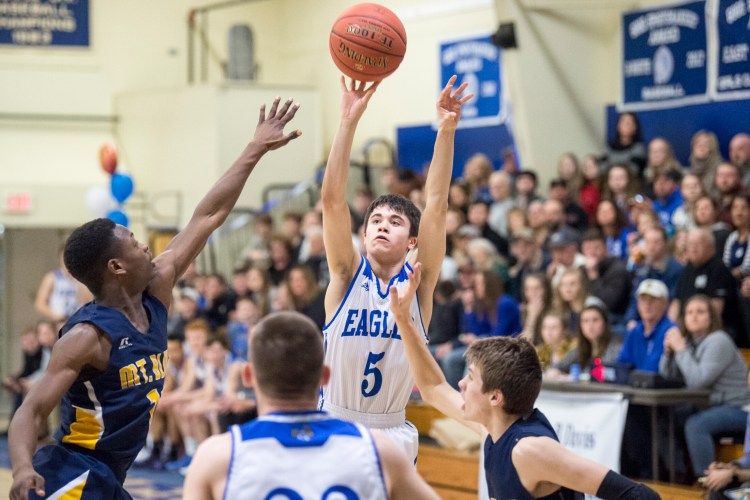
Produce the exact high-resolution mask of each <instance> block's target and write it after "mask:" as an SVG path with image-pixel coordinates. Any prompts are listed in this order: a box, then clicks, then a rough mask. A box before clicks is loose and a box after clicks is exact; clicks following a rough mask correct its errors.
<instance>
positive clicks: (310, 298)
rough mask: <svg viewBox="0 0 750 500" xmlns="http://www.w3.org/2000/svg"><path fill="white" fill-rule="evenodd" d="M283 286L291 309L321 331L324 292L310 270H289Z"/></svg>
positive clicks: (323, 319) (301, 268) (301, 267)
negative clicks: (305, 317)
mask: <svg viewBox="0 0 750 500" xmlns="http://www.w3.org/2000/svg"><path fill="white" fill-rule="evenodd" d="M285 286H286V288H287V291H288V293H289V300H290V302H291V304H290V305H291V307H292V309H293V310H295V311H297V312H299V313H302V314H304V315H305V316H307V317H308V318H310V319H311V320H313V322H314V323H315V324H316V325H318V328H320V329H321V330H322V329H323V325H325V322H326V312H325V307H324V303H323V302H324V299H325V290H320V288H318V282H317V280H316V279H315V275H313V273H312V271H311V270H310V268H309V267H307V266H305V265H296V266H293V267H292V268H290V269H289V273H288V274H287V278H286V282H285ZM241 359H245V358H241Z"/></svg>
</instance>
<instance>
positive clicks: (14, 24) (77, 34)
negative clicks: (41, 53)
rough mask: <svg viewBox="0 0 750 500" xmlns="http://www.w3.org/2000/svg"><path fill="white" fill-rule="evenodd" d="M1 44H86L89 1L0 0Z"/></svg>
mask: <svg viewBox="0 0 750 500" xmlns="http://www.w3.org/2000/svg"><path fill="white" fill-rule="evenodd" d="M0 45H15V46H19V47H20V46H34V47H39V46H54V47H88V46H89V0H0Z"/></svg>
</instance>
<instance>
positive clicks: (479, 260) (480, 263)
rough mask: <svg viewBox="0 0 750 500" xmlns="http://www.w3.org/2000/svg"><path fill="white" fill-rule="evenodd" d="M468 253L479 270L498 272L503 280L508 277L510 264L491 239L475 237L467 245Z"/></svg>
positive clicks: (473, 264) (475, 267)
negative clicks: (508, 264) (498, 251)
mask: <svg viewBox="0 0 750 500" xmlns="http://www.w3.org/2000/svg"><path fill="white" fill-rule="evenodd" d="M466 254H467V255H468V256H469V259H470V260H471V263H472V266H473V267H474V269H476V270H477V271H490V272H493V273H496V274H498V275H499V276H500V277H501V278H502V280H503V282H505V281H507V279H508V266H507V265H506V263H505V259H503V258H502V257H501V256H500V255H498V253H497V250H496V249H495V247H494V246H493V245H492V243H490V241H489V240H486V239H484V238H474V239H473V240H471V241H469V243H468V245H467V246H466Z"/></svg>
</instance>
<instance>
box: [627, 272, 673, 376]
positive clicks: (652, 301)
mask: <svg viewBox="0 0 750 500" xmlns="http://www.w3.org/2000/svg"><path fill="white" fill-rule="evenodd" d="M636 297H637V301H638V313H639V314H640V317H641V319H640V321H638V322H637V323H636V325H635V326H634V327H633V328H632V329H631V330H630V331H628V334H627V335H626V336H625V343H624V345H623V346H622V351H620V355H619V356H618V357H617V362H618V363H625V364H628V365H630V366H631V367H632V368H633V369H635V370H643V371H649V372H654V373H656V372H658V371H659V358H661V355H662V352H663V351H664V336H665V335H666V333H667V330H669V329H670V328H672V327H673V326H675V324H674V323H673V322H672V321H671V320H670V319H669V317H668V316H667V305H668V303H669V302H668V301H669V290H667V285H665V284H664V282H662V281H659V280H654V279H647V280H644V281H643V282H641V284H640V285H639V286H638V289H637V290H636Z"/></svg>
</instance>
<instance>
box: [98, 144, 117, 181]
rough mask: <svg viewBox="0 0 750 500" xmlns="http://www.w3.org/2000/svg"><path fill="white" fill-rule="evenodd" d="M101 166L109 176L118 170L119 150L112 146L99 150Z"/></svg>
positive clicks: (103, 146)
mask: <svg viewBox="0 0 750 500" xmlns="http://www.w3.org/2000/svg"><path fill="white" fill-rule="evenodd" d="M99 164H100V165H101V166H102V170H104V171H105V172H107V173H108V174H109V175H112V174H114V173H115V170H117V149H115V147H114V146H113V145H112V144H104V145H102V147H101V148H99Z"/></svg>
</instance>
